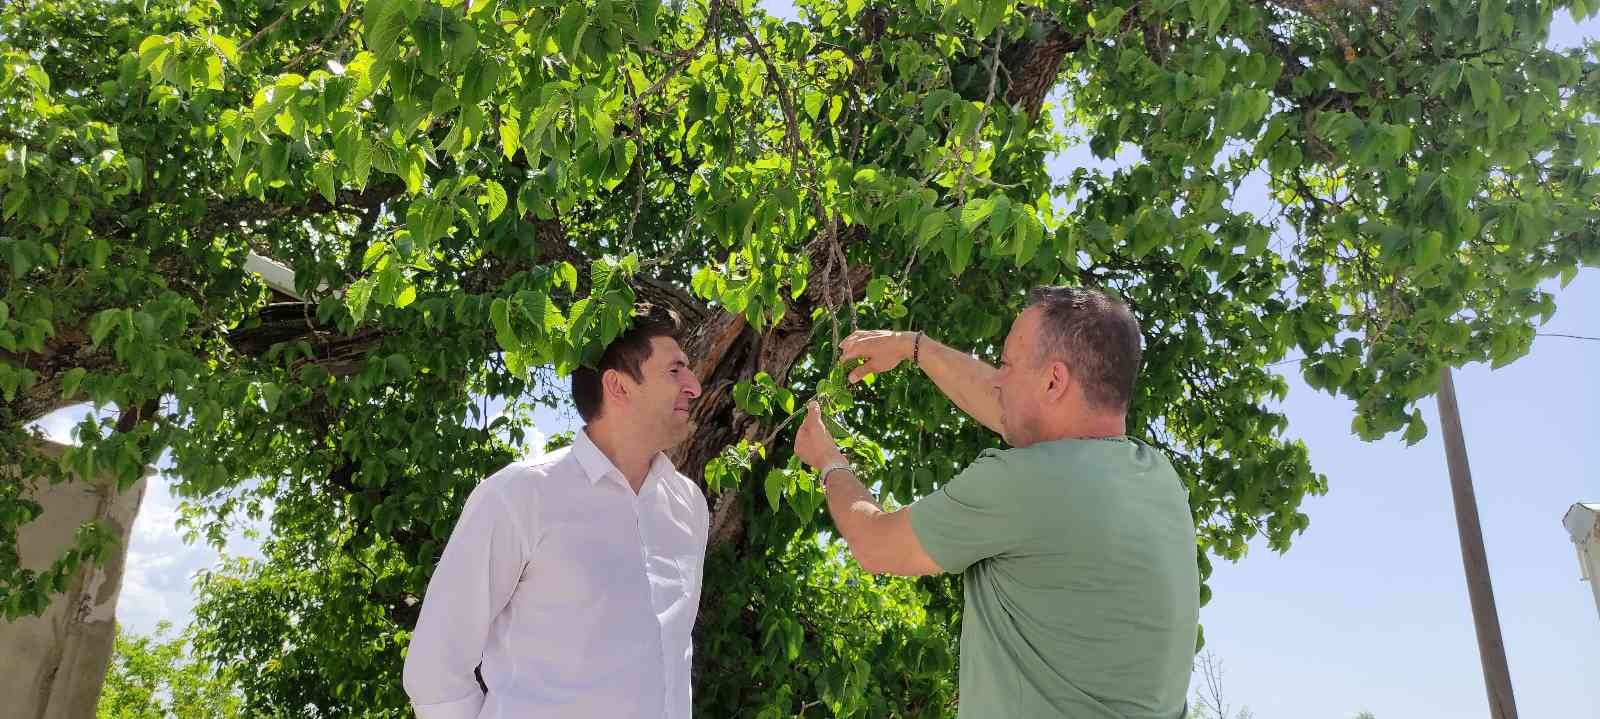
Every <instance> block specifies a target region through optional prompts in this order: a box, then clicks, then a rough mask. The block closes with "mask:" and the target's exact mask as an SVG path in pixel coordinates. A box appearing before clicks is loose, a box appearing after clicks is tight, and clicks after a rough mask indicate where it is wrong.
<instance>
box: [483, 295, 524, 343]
mask: <svg viewBox="0 0 1600 719" xmlns="http://www.w3.org/2000/svg"><path fill="white" fill-rule="evenodd" d="M489 323H490V324H491V325H493V326H494V338H495V341H497V342H499V343H500V349H503V350H506V351H508V352H510V351H514V350H518V349H521V348H522V342H521V341H520V340H518V339H517V333H516V332H514V331H512V329H511V312H510V305H509V304H507V303H506V299H505V298H504V297H496V298H494V302H492V303H490V304H489Z"/></svg>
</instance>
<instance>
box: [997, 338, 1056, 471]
mask: <svg viewBox="0 0 1600 719" xmlns="http://www.w3.org/2000/svg"><path fill="white" fill-rule="evenodd" d="M1038 338H1039V310H1038V309H1036V308H1029V309H1027V310H1024V311H1023V313H1022V314H1021V315H1019V316H1018V317H1017V321H1016V322H1013V323H1012V324H1011V331H1010V332H1009V333H1007V334H1006V342H1005V346H1004V348H1003V349H1002V350H1001V353H1000V370H999V371H998V372H996V373H995V376H994V388H995V392H996V395H997V396H998V398H999V400H1000V436H1001V437H1002V438H1004V439H1005V441H1006V444H1009V445H1011V446H1013V447H1026V446H1028V445H1030V444H1033V441H1034V440H1033V437H1034V435H1035V433H1036V426H1035V425H1037V424H1038V417H1039V411H1040V409H1039V408H1040V405H1041V398H1042V397H1043V391H1044V386H1043V385H1041V384H1040V382H1041V368H1040V366H1039V365H1040V364H1041V363H1040V362H1039V352H1038V347H1039V345H1038Z"/></svg>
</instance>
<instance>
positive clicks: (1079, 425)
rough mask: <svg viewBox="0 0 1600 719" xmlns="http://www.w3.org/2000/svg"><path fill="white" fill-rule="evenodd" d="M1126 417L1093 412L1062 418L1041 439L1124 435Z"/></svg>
mask: <svg viewBox="0 0 1600 719" xmlns="http://www.w3.org/2000/svg"><path fill="white" fill-rule="evenodd" d="M1127 433H1128V422H1127V419H1126V418H1125V417H1124V416H1122V415H1110V414H1095V415H1088V416H1080V417H1074V418H1071V419H1066V420H1063V421H1062V422H1061V423H1060V424H1058V425H1057V426H1055V427H1052V428H1050V429H1049V430H1048V431H1046V432H1044V433H1043V436H1042V437H1041V438H1040V440H1041V441H1045V442H1052V441H1055V440H1058V439H1108V438H1112V437H1122V436H1126V435H1127Z"/></svg>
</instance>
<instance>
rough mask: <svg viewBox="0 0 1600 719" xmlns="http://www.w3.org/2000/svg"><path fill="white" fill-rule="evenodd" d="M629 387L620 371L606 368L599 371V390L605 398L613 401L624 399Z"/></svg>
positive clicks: (626, 396)
mask: <svg viewBox="0 0 1600 719" xmlns="http://www.w3.org/2000/svg"><path fill="white" fill-rule="evenodd" d="M631 389H632V388H631V387H629V385H628V383H627V382H626V381H624V378H623V375H622V373H621V372H618V371H617V370H614V369H608V370H606V371H604V372H601V373H600V390H601V392H602V393H603V394H604V395H605V396H606V398H607V399H610V400H611V401H613V402H615V401H621V400H626V399H627V398H628V392H629V391H630V390H631Z"/></svg>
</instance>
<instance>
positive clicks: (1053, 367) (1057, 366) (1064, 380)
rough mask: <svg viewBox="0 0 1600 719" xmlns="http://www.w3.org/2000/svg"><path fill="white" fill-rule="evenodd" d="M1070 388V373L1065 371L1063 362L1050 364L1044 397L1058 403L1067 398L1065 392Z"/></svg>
mask: <svg viewBox="0 0 1600 719" xmlns="http://www.w3.org/2000/svg"><path fill="white" fill-rule="evenodd" d="M1071 386H1072V371H1071V370H1069V369H1067V365H1066V363H1064V362H1060V361H1056V362H1051V363H1050V370H1049V381H1048V382H1047V383H1046V384H1045V390H1044V391H1045V396H1046V397H1047V398H1049V399H1050V400H1052V401H1060V400H1062V399H1065V398H1066V396H1067V390H1068V389H1070V388H1071Z"/></svg>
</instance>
